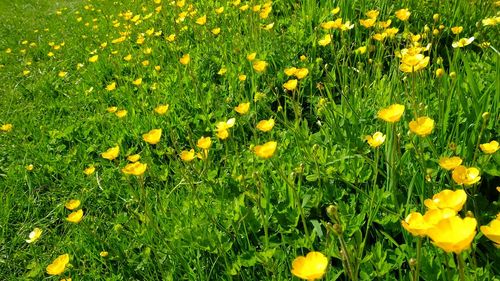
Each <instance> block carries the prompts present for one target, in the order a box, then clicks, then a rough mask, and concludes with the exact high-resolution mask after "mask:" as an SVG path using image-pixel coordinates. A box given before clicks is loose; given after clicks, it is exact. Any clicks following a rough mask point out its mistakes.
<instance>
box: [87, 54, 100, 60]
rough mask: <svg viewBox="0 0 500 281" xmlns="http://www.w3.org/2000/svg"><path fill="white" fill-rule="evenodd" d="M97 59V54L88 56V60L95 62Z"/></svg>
mask: <svg viewBox="0 0 500 281" xmlns="http://www.w3.org/2000/svg"><path fill="white" fill-rule="evenodd" d="M97 59H99V55H94V56H91V57H90V58H89V62H96V61H97Z"/></svg>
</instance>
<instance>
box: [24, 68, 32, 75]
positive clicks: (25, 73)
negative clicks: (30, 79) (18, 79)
mask: <svg viewBox="0 0 500 281" xmlns="http://www.w3.org/2000/svg"><path fill="white" fill-rule="evenodd" d="M30 73H31V71H29V70H27V69H26V70H23V75H24V76H26V75H28V74H30Z"/></svg>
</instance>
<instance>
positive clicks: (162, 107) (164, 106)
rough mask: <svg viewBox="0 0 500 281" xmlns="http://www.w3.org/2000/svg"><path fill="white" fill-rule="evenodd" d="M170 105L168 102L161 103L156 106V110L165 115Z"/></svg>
mask: <svg viewBox="0 0 500 281" xmlns="http://www.w3.org/2000/svg"><path fill="white" fill-rule="evenodd" d="M168 107H169V105H168V104H160V105H158V106H157V107H156V108H155V112H156V113H158V114H160V115H163V114H165V113H167V111H168Z"/></svg>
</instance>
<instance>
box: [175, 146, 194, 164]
mask: <svg viewBox="0 0 500 281" xmlns="http://www.w3.org/2000/svg"><path fill="white" fill-rule="evenodd" d="M179 156H180V157H181V159H182V161H185V162H189V161H192V160H193V159H194V149H191V150H189V151H188V150H183V151H181V154H180V155H179Z"/></svg>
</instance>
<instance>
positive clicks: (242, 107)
mask: <svg viewBox="0 0 500 281" xmlns="http://www.w3.org/2000/svg"><path fill="white" fill-rule="evenodd" d="M249 109H250V103H249V102H242V103H240V104H238V106H237V107H235V108H234V110H235V111H236V112H238V113H239V114H241V115H244V114H247V113H248V110H249Z"/></svg>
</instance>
